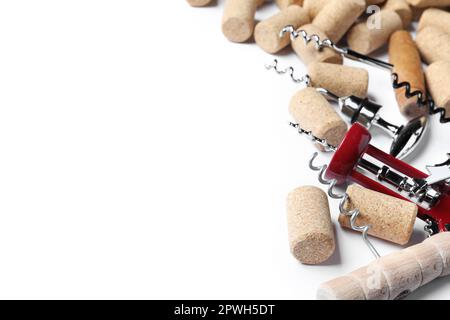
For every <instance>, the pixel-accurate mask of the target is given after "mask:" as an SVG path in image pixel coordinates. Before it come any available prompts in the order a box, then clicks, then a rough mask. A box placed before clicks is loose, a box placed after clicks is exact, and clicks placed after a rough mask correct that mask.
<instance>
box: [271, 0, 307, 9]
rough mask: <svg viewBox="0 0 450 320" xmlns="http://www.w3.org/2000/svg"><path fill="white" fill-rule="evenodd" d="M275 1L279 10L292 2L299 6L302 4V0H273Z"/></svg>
mask: <svg viewBox="0 0 450 320" xmlns="http://www.w3.org/2000/svg"><path fill="white" fill-rule="evenodd" d="M275 3H276V4H277V6H278V7H279V8H280V9H281V10H283V9H286V8H287V7H289V6H291V5H293V4H296V5H299V6H301V5H302V4H303V0H275Z"/></svg>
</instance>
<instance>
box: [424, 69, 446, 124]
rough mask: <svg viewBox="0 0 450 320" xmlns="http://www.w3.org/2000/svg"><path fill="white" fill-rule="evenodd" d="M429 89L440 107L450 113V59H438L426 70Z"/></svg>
mask: <svg viewBox="0 0 450 320" xmlns="http://www.w3.org/2000/svg"><path fill="white" fill-rule="evenodd" d="M425 78H426V80H427V85H428V90H429V92H430V94H431V96H432V97H433V100H434V102H435V103H436V105H437V106H438V107H441V108H444V109H445V112H446V116H447V117H448V116H449V115H450V61H436V62H434V63H432V64H430V65H429V66H428V68H427V69H426V70H425Z"/></svg>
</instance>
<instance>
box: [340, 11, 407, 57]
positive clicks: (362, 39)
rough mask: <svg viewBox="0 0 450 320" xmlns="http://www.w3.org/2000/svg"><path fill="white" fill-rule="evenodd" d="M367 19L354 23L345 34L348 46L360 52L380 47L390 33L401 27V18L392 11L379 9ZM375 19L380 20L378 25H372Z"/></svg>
mask: <svg viewBox="0 0 450 320" xmlns="http://www.w3.org/2000/svg"><path fill="white" fill-rule="evenodd" d="M368 19H369V20H368V21H362V22H359V23H357V24H355V25H354V26H353V27H352V28H351V29H350V31H349V32H348V34H347V42H348V44H349V46H350V48H351V49H353V50H355V51H357V52H360V53H362V54H369V53H372V52H373V51H375V50H377V49H379V48H381V47H382V46H383V45H384V44H385V43H387V41H388V40H389V37H390V36H391V34H393V33H394V32H395V31H397V30H400V29H402V28H403V23H402V19H400V16H399V15H398V14H397V13H396V12H394V11H390V10H381V11H380V12H378V13H375V14H373V15H371V16H370V17H369V18H368ZM377 21H380V26H376V25H372V23H374V24H375V23H377Z"/></svg>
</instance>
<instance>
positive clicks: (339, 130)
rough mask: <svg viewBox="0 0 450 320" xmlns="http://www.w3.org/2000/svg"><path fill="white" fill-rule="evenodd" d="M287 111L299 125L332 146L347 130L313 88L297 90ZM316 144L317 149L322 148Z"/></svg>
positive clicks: (335, 113)
mask: <svg viewBox="0 0 450 320" xmlns="http://www.w3.org/2000/svg"><path fill="white" fill-rule="evenodd" d="M289 112H290V113H291V115H292V117H293V118H294V119H295V121H297V122H298V123H299V125H300V127H302V128H303V129H305V130H307V131H311V132H312V133H313V135H315V136H316V137H318V138H321V139H325V140H326V141H327V142H328V143H329V144H331V145H333V146H338V145H339V144H340V143H341V141H342V139H343V138H344V136H345V134H346V132H347V125H346V124H345V122H344V121H343V120H342V118H341V117H340V116H339V115H338V114H337V112H336V111H335V110H334V108H333V106H331V105H330V103H329V102H328V101H327V99H325V98H324V97H323V96H322V94H320V93H319V92H317V91H316V89H314V88H311V87H308V88H305V89H302V90H300V91H298V92H297V93H296V94H295V95H294V96H293V97H292V99H291V102H290V105H289ZM316 146H317V148H318V149H319V150H324V148H323V147H322V146H321V145H318V144H316Z"/></svg>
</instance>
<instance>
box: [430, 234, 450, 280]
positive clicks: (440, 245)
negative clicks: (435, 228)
mask: <svg viewBox="0 0 450 320" xmlns="http://www.w3.org/2000/svg"><path fill="white" fill-rule="evenodd" d="M423 243H427V244H431V245H433V246H434V247H435V248H436V250H437V251H438V252H439V255H440V256H441V258H442V273H441V275H440V276H441V277H444V276H448V275H450V232H440V233H438V234H436V235H434V236H431V237H430V238H428V239H426V240H425V241H424V242H423ZM427 263H428V262H427Z"/></svg>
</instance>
